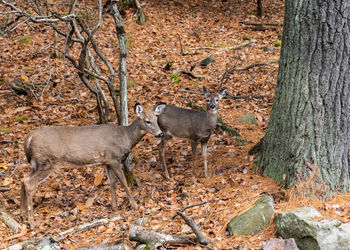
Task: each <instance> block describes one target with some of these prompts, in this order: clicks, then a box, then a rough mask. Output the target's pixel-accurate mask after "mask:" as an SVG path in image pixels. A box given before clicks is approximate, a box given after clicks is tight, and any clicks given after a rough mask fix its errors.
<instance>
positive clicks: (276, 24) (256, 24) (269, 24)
mask: <svg viewBox="0 0 350 250" xmlns="http://www.w3.org/2000/svg"><path fill="white" fill-rule="evenodd" d="M240 23H241V24H245V25H254V26H259V25H265V26H280V27H282V26H283V24H282V23H254V22H240Z"/></svg>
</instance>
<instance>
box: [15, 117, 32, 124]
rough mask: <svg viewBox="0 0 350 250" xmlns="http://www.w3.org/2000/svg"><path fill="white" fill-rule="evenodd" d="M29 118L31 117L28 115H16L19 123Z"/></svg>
mask: <svg viewBox="0 0 350 250" xmlns="http://www.w3.org/2000/svg"><path fill="white" fill-rule="evenodd" d="M28 119H29V117H28V116H26V115H25V116H17V117H16V121H17V122H19V123H23V121H26V120H28Z"/></svg>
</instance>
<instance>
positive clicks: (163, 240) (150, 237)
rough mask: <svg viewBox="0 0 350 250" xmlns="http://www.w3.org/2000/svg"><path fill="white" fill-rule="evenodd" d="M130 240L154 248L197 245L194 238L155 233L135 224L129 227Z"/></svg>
mask: <svg viewBox="0 0 350 250" xmlns="http://www.w3.org/2000/svg"><path fill="white" fill-rule="evenodd" d="M129 240H132V241H137V242H140V243H144V244H149V243H152V245H153V247H155V246H159V245H164V244H167V245H169V244H170V245H174V244H186V245H194V244H195V239H194V238H190V237H184V236H178V235H171V234H166V233H161V232H155V231H153V230H146V229H145V228H143V227H142V226H139V225H136V224H134V223H131V224H130V227H129Z"/></svg>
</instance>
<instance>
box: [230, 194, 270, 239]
mask: <svg viewBox="0 0 350 250" xmlns="http://www.w3.org/2000/svg"><path fill="white" fill-rule="evenodd" d="M273 214H274V209H273V198H272V197H271V196H269V195H264V196H263V197H261V198H260V199H258V200H257V201H256V202H255V205H254V206H253V207H252V208H250V209H249V210H247V211H245V212H244V213H242V214H240V215H239V216H237V217H235V218H233V219H232V220H231V221H230V222H229V223H228V224H227V230H228V231H229V233H230V235H234V234H238V235H254V234H257V233H258V232H259V231H261V230H262V229H263V228H264V227H266V226H268V225H269V223H270V220H271V218H272V216H273Z"/></svg>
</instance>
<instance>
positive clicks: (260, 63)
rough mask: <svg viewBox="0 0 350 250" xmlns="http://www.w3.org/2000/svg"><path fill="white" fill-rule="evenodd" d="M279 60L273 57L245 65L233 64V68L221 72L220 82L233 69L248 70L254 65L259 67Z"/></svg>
mask: <svg viewBox="0 0 350 250" xmlns="http://www.w3.org/2000/svg"><path fill="white" fill-rule="evenodd" d="M278 62H279V59H273V60H270V61H266V62H257V63H252V64H250V65H247V66H240V67H238V66H235V67H233V68H230V69H228V70H226V71H225V72H224V73H223V74H222V78H221V83H222V82H223V81H225V80H226V79H227V78H228V75H229V74H231V73H232V72H233V71H237V70H248V69H251V68H254V67H261V66H265V65H270V64H273V63H278Z"/></svg>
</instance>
